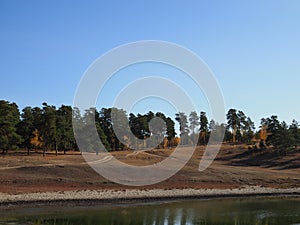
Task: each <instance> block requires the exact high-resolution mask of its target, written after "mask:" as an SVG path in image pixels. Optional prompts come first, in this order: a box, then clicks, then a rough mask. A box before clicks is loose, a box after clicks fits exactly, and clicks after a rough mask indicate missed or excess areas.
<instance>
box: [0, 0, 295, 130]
mask: <svg viewBox="0 0 300 225" xmlns="http://www.w3.org/2000/svg"><path fill="white" fill-rule="evenodd" d="M299 12H300V1H298V0H273V1H271V0H265V1H260V0H257V1H252V0H251V1H250V0H249V1H248V0H243V1H239V0H229V1H221V0H220V1H216V0H212V1H197V0H195V1H192V0H191V1H174V0H172V1H148V0H144V1H135V0H132V1H113V0H112V1H88V2H84V1H76V0H75V1H57V0H53V1H37V0H36V1H31V0H28V1H16V0H2V1H0V28H1V30H0V34H1V35H0V76H1V83H0V85H1V86H0V87H1V88H0V99H4V100H8V101H11V102H16V103H17V104H18V105H19V107H20V109H22V108H24V107H25V106H41V104H42V102H47V103H48V104H51V105H56V106H60V105H61V104H67V105H72V103H73V99H74V94H75V92H76V89H77V86H78V84H79V82H80V80H81V77H82V76H83V74H84V73H85V71H86V70H87V68H88V67H89V66H90V64H91V63H92V62H93V61H94V60H96V59H97V58H98V57H100V56H101V55H103V54H105V53H106V52H108V51H109V50H111V49H113V48H116V47H117V46H119V45H123V44H126V43H130V42H136V41H142V40H162V41H167V42H172V43H176V44H178V45H181V46H184V47H186V48H188V49H190V50H191V51H193V52H194V53H196V54H197V55H198V56H199V57H200V58H201V59H202V60H203V61H204V62H205V63H206V64H207V65H208V66H209V68H210V69H211V70H212V71H213V73H214V75H215V77H216V79H217V81H218V83H219V86H220V88H221V90H222V93H223V96H224V100H225V106H226V110H228V109H230V108H237V109H240V110H243V111H244V112H245V113H246V115H248V116H250V117H251V118H252V119H253V120H254V121H255V123H256V126H257V127H258V126H259V121H260V119H261V118H262V117H268V116H271V115H273V114H276V115H278V116H279V119H280V120H285V121H287V122H288V123H290V122H291V121H292V119H294V118H295V119H297V120H298V121H299V120H300V107H299V88H300V13H299ZM122 73H123V75H121V74H122ZM159 73H161V74H162V73H163V74H164V77H166V78H168V79H170V80H172V81H174V82H176V81H177V82H180V85H182V87H183V88H184V89H186V90H187V92H189V93H190V94H191V95H193V99H195V101H197V103H196V104H197V107H198V108H199V111H201V110H206V109H207V103H206V102H205V99H204V97H203V96H204V95H203V93H201V91H200V93H199V90H196V88H194V87H193V85H192V84H191V83H190V81H189V80H188V79H183V78H178V76H182V74H181V75H180V74H179V73H178V74H177V75H176V72H174V71H173V70H172V68H171V69H170V68H169V69H164V68H158V66H157V65H156V66H155V65H154V66H149V65H143V66H140V67H139V66H137V67H136V69H130V68H129V69H128V70H127V72H126V71H125V72H124V71H123V72H122V71H120V73H119V74H116V75H115V76H114V77H112V79H111V80H110V81H109V82H108V83H107V85H106V86H105V90H103V92H102V93H101V97H99V100H98V102H97V106H98V107H101V106H104V107H109V106H110V105H111V104H112V101H113V97H112V96H115V95H116V94H117V93H119V92H120V91H121V90H122V88H124V87H125V86H126V85H127V84H128V83H130V82H132V81H134V79H138V78H139V76H144V75H159V76H160V75H161V74H159ZM141 88H142V87H141ZM149 101H150V100H149V99H148V100H147V99H145V101H144V103H142V102H140V103H137V104H136V106H135V109H133V111H134V112H137V111H141V113H145V112H147V111H149V110H148V109H149V106H150V105H152V106H155V107H154V109H153V111H159V110H160V109H161V111H163V112H164V111H165V112H166V114H172V113H173V111H172V110H174V108H172V106H170V105H168V106H166V105H164V104H165V103H164V102H163V101H162V100H159V99H155V100H152V102H151V101H150V102H151V103H150V102H149ZM202 106H203V107H202ZM147 107H148V108H147ZM169 116H173V115H169Z"/></svg>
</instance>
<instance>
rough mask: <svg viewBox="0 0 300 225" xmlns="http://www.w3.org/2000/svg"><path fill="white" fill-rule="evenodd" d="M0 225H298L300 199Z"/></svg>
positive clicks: (176, 205)
mask: <svg viewBox="0 0 300 225" xmlns="http://www.w3.org/2000/svg"><path fill="white" fill-rule="evenodd" d="M0 216H1V219H0V224H11V225H13V224H56V225H70V224H74V225H75V224H76V225H79V224H80V225H83V224H109V225H115V224H123V225H127V224H132V225H135V224H137V225H141V224H147V225H148V224H149V225H150V224H151V225H154V224H207V225H208V224H214V225H221V224H222V225H227V224H228V225H234V224H245V225H246V224H249V225H250V224H251V225H254V224H257V225H269V224H274V225H277V224H278V225H290V224H293V225H296V224H299V225H300V198H298V197H297V198H295V197H293V198H291V197H289V198H284V197H282V198H245V199H221V200H193V201H180V202H160V203H147V204H138V205H136V204H135V205H132V204H131V205H130V204H129V205H128V204H127V205H118V206H116V205H114V206H113V205H98V206H93V207H83V206H81V207H68V208H64V207H57V208H56V209H55V207H52V208H51V210H49V209H47V208H45V209H41V208H37V209H31V210H30V209H24V210H23V212H22V210H21V211H20V210H17V211H14V210H8V211H4V212H1V213H0Z"/></svg>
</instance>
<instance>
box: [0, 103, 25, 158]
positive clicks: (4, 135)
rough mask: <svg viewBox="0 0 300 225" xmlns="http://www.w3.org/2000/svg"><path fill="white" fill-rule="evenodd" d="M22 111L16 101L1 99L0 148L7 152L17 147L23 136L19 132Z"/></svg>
mask: <svg viewBox="0 0 300 225" xmlns="http://www.w3.org/2000/svg"><path fill="white" fill-rule="evenodd" d="M19 122H20V113H19V110H18V106H17V105H16V104H15V103H9V102H7V101H3V100H1V101H0V149H2V151H3V153H7V151H8V150H9V149H17V148H18V144H20V143H21V136H20V135H19V134H18V133H17V125H18V123H19Z"/></svg>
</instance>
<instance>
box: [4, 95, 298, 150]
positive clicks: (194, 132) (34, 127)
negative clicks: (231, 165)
mask: <svg viewBox="0 0 300 225" xmlns="http://www.w3.org/2000/svg"><path fill="white" fill-rule="evenodd" d="M112 111H114V114H115V115H117V116H116V119H115V120H114V121H112V118H111V114H112ZM155 117H158V118H160V119H162V120H163V121H164V122H165V125H166V126H165V128H161V129H156V130H155V129H154V130H151V132H150V128H149V122H150V121H151V120H152V119H153V118H155ZM226 118H227V122H226V124H225V123H221V124H220V123H218V122H217V121H214V120H213V119H210V120H209V119H208V117H207V115H206V113H205V112H200V113H197V112H190V113H189V114H186V113H183V112H178V113H176V114H175V115H174V119H172V118H170V117H167V116H166V115H164V114H163V113H161V112H156V113H154V112H152V111H149V112H148V113H147V114H136V115H135V114H133V113H130V114H129V115H128V114H127V112H126V111H124V110H123V109H116V108H102V109H100V110H97V109H96V108H90V109H87V110H85V112H84V113H81V112H80V111H79V109H78V108H72V107H71V106H67V105H61V106H60V107H58V108H57V107H56V106H53V105H48V104H47V103H43V104H42V107H30V106H27V107H25V108H24V109H22V110H21V111H20V110H19V107H18V105H17V104H16V103H13V102H8V101H6V100H0V150H2V153H3V154H6V153H8V151H10V150H11V151H13V150H16V149H20V148H21V149H26V150H27V152H28V154H30V151H32V150H35V151H36V150H41V151H42V152H43V154H44V155H45V153H46V152H47V151H50V150H55V152H56V154H58V152H64V153H66V151H68V150H78V146H77V144H76V140H75V138H74V133H73V126H72V120H73V121H80V123H75V124H83V125H81V127H79V128H77V129H76V130H77V131H78V130H82V132H80V134H81V138H82V139H83V140H84V141H85V142H86V143H87V145H86V148H88V149H89V150H90V151H94V152H98V151H99V150H101V149H99V148H100V147H99V146H89V145H88V143H89V138H90V136H91V135H90V134H89V133H88V132H86V131H87V130H88V129H87V128H88V126H90V125H91V124H92V125H93V126H94V125H95V126H96V130H97V133H98V136H99V138H100V139H101V142H102V143H103V145H104V147H105V149H106V150H108V151H120V150H128V149H143V148H147V147H149V146H152V144H153V143H151V140H162V141H161V143H160V144H158V145H157V146H156V148H172V147H175V146H177V145H178V144H181V145H192V144H197V145H206V144H207V143H208V141H209V139H210V135H211V133H212V132H214V133H215V134H216V135H215V136H214V138H216V140H211V141H219V140H220V139H218V134H219V135H220V137H222V134H223V132H225V136H224V138H223V140H222V141H224V142H227V143H231V144H246V145H248V147H249V148H255V149H259V150H265V149H274V150H275V151H277V152H278V153H279V154H280V155H285V154H286V153H287V152H289V151H293V150H295V149H297V147H298V146H299V145H300V129H299V123H298V122H297V121H296V120H293V121H292V123H291V124H287V123H286V122H285V121H282V122H281V121H279V119H278V116H276V115H272V116H270V117H268V118H262V119H261V124H260V126H259V127H258V128H256V127H255V124H254V122H253V121H252V120H251V118H250V117H249V116H247V115H246V114H245V113H244V112H243V111H241V110H237V109H229V111H228V113H227V115H226ZM175 122H177V123H178V124H179V127H180V129H179V130H180V133H179V134H177V133H176V130H175ZM113 123H115V124H118V126H119V127H121V128H122V126H123V127H124V130H125V127H126V126H128V124H129V127H130V130H131V132H132V133H133V135H134V136H135V137H137V138H138V139H139V140H142V142H139V143H137V142H135V141H133V140H131V138H130V137H129V136H126V135H124V136H122V139H123V140H119V139H118V138H117V135H116V133H115V131H114V129H113V125H114V124H113ZM150 137H153V138H150ZM212 138H213V137H212Z"/></svg>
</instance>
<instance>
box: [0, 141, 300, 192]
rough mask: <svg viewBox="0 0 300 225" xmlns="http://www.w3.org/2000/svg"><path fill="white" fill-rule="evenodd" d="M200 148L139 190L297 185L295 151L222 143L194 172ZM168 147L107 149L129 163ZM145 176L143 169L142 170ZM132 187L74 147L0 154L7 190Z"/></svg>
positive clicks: (156, 156)
mask: <svg viewBox="0 0 300 225" xmlns="http://www.w3.org/2000/svg"><path fill="white" fill-rule="evenodd" d="M203 151H204V147H201V146H200V147H197V149H196V151H195V153H194V155H193V157H192V158H191V160H190V161H189V163H188V164H187V165H186V166H185V167H184V168H183V169H182V170H181V171H180V172H178V173H177V174H176V175H174V176H173V177H171V178H169V179H168V180H166V181H164V182H161V183H159V184H156V185H152V186H147V187H141V188H139V189H163V190H169V189H174V188H177V189H187V188H193V189H206V188H207V189H230V188H240V187H243V186H261V187H272V188H296V187H297V188H298V187H300V151H297V152H293V153H290V154H288V155H287V156H284V157H282V156H281V157H279V156H277V155H276V154H275V153H273V152H269V151H264V152H260V151H254V150H248V149H247V148H246V147H243V146H231V145H223V147H222V149H221V151H220V152H219V154H218V156H217V158H216V160H215V161H214V162H213V164H212V165H211V166H210V167H209V168H208V169H206V170H205V171H204V172H199V171H198V166H199V161H200V159H201V156H202V154H203ZM171 153H172V150H152V151H143V152H132V151H122V152H114V153H112V154H113V155H114V156H115V157H116V158H118V159H119V160H121V161H123V162H125V163H128V164H132V165H149V164H154V163H157V162H159V161H161V160H163V159H165V158H166V157H167V156H169V155H170V154H171ZM145 176H147V174H145ZM104 189H109V190H125V189H135V187H128V186H123V185H118V184H115V183H113V182H111V181H109V180H107V179H105V178H103V177H101V176H100V175H98V174H97V173H96V172H94V170H93V169H92V168H91V167H90V166H89V165H87V164H86V162H85V160H84V159H83V157H82V156H81V155H80V154H79V153H77V152H68V153H67V154H66V155H59V156H55V154H54V153H48V154H47V155H46V157H43V156H42V155H41V154H39V153H32V154H31V155H30V156H27V155H26V152H25V151H24V152H23V151H20V152H11V153H10V154H8V155H1V156H0V192H3V193H9V194H20V193H31V192H46V191H47V192H51V191H72V190H73V191H79V190H104Z"/></svg>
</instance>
